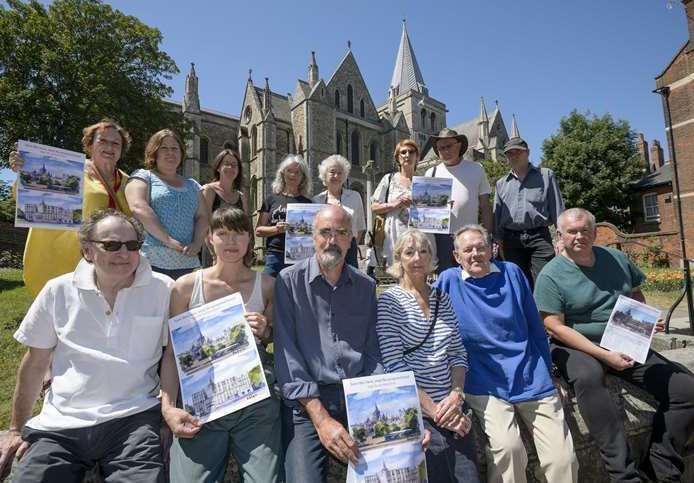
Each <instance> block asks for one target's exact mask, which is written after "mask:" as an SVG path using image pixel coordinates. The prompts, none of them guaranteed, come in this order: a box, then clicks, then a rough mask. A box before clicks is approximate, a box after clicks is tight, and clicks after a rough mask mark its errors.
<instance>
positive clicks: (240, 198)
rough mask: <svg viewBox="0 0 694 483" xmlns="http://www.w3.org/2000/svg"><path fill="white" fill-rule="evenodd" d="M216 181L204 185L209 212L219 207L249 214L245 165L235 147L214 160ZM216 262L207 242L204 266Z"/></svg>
mask: <svg viewBox="0 0 694 483" xmlns="http://www.w3.org/2000/svg"><path fill="white" fill-rule="evenodd" d="M212 173H213V175H214V181H211V182H210V183H207V184H206V185H204V186H203V187H202V196H203V198H205V203H206V204H207V208H208V213H209V216H210V218H212V213H214V211H215V210H217V209H218V208H224V207H231V208H239V209H240V210H243V212H244V213H246V216H248V203H247V201H246V197H245V196H244V195H243V191H242V190H243V185H244V178H243V167H242V165H241V157H240V156H239V153H237V152H236V151H235V150H233V149H224V150H222V152H220V153H219V154H218V155H217V157H215V158H214V161H213V162H212ZM213 263H214V260H213V259H212V254H211V253H210V250H209V248H208V247H207V245H206V244H203V246H202V266H203V267H209V266H211V265H212V264H213Z"/></svg>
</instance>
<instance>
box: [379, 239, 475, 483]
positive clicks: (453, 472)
mask: <svg viewBox="0 0 694 483" xmlns="http://www.w3.org/2000/svg"><path fill="white" fill-rule="evenodd" d="M433 271H434V265H433V256H432V248H431V242H430V240H429V238H428V237H426V236H425V235H424V234H423V233H422V232H420V231H419V230H415V229H410V230H407V231H405V232H404V233H403V234H402V235H400V237H399V238H398V239H397V241H396V242H395V247H394V249H393V264H392V266H391V267H390V268H389V272H390V273H391V275H393V276H394V277H395V278H397V279H398V281H399V283H398V285H397V286H395V287H393V288H390V289H388V290H386V291H385V292H383V293H382V294H381V296H380V298H379V300H378V321H377V323H376V332H377V334H378V342H379V345H380V347H381V354H382V357H383V364H384V366H385V368H386V370H387V371H388V372H399V371H413V372H414V375H415V379H416V381H417V387H418V389H419V398H420V402H421V406H422V411H423V413H424V425H425V427H426V428H427V429H429V430H430V431H431V434H432V436H431V443H430V446H429V449H428V451H427V452H426V459H427V471H428V474H429V481H435V482H437V483H439V482H440V483H446V482H451V483H453V482H460V481H465V482H477V481H479V474H478V469H477V449H476V445H475V442H474V435H473V434H470V433H469V431H470V429H471V427H472V425H471V421H470V418H469V417H467V416H466V415H465V414H464V413H463V411H462V407H463V403H464V401H465V396H464V393H463V390H464V386H465V374H466V371H467V365H468V364H467V353H466V351H465V347H464V346H463V343H462V340H461V338H460V331H459V328H458V318H457V317H456V314H455V312H454V311H453V307H452V306H451V301H450V299H449V297H448V295H447V294H445V293H443V292H441V291H440V290H438V289H432V288H431V287H430V286H429V284H428V283H427V277H428V276H429V275H431V273H433Z"/></svg>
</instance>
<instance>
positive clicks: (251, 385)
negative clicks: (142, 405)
mask: <svg viewBox="0 0 694 483" xmlns="http://www.w3.org/2000/svg"><path fill="white" fill-rule="evenodd" d="M245 313H246V310H245V308H244V305H243V299H242V298H241V294H239V293H235V294H232V295H228V296H226V297H222V298H221V299H217V300H215V301H213V302H210V303H208V304H205V305H201V306H199V307H195V308H194V309H191V310H189V311H188V312H184V313H182V314H180V315H177V316H176V317H173V318H171V319H169V331H170V332H171V341H172V343H173V348H174V355H175V357H176V366H177V367H178V377H179V380H180V382H181V397H182V400H183V407H184V409H185V410H186V411H188V412H189V413H190V414H192V415H193V416H195V417H197V418H198V419H199V420H200V421H201V422H203V423H206V422H208V421H212V420H214V419H217V418H220V417H222V416H225V415H227V414H229V413H233V412H234V411H238V410H239V409H243V408H245V407H247V406H250V405H251V404H254V403H256V402H258V401H261V400H263V399H266V398H268V397H270V390H269V388H268V385H267V380H266V379H265V373H264V371H263V365H262V363H261V361H260V355H259V354H258V349H257V347H256V344H255V339H254V337H253V332H251V328H250V327H249V325H248V323H247V322H246V319H245V317H244V314H245Z"/></svg>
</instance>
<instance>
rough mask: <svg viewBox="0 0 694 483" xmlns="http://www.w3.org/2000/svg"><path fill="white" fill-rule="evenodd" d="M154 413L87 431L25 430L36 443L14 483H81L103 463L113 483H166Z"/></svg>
mask: <svg viewBox="0 0 694 483" xmlns="http://www.w3.org/2000/svg"><path fill="white" fill-rule="evenodd" d="M160 426H161V410H160V408H159V406H155V407H154V408H152V409H148V410H147V411H143V412H141V413H137V414H134V415H132V416H126V417H124V418H119V419H114V420H111V421H107V422H105V423H101V424H97V425H96V426H91V427H87V428H77V429H64V430H60V431H40V430H36V429H31V428H29V427H25V428H24V431H23V432H22V438H23V439H24V440H25V441H27V442H28V443H30V444H31V446H29V449H28V450H27V452H26V453H25V454H24V456H23V457H22V459H21V460H20V461H19V463H18V464H17V467H16V468H15V469H14V478H13V480H12V481H13V482H15V483H38V482H46V483H49V482H50V483H53V482H60V483H67V482H75V483H79V482H81V481H82V480H83V479H84V475H85V473H86V472H87V470H89V469H91V468H92V467H93V466H94V465H95V464H97V463H98V464H99V467H100V469H101V473H102V475H103V477H104V480H105V481H106V482H107V483H120V482H122V483H126V482H127V483H130V482H134V481H137V482H143V483H145V482H156V483H163V482H164V464H163V463H162V457H161V445H160V437H159V428H160Z"/></svg>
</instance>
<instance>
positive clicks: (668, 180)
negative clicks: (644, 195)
mask: <svg viewBox="0 0 694 483" xmlns="http://www.w3.org/2000/svg"><path fill="white" fill-rule="evenodd" d="M664 184H672V165H671V164H670V163H667V164H664V165H662V166H661V167H660V168H659V169H657V170H655V171H653V172H652V173H648V174H647V175H646V176H644V177H643V178H641V179H640V180H638V181H635V182H633V183H631V187H632V189H634V190H642V189H645V188H654V187H656V186H661V185H664Z"/></svg>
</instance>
